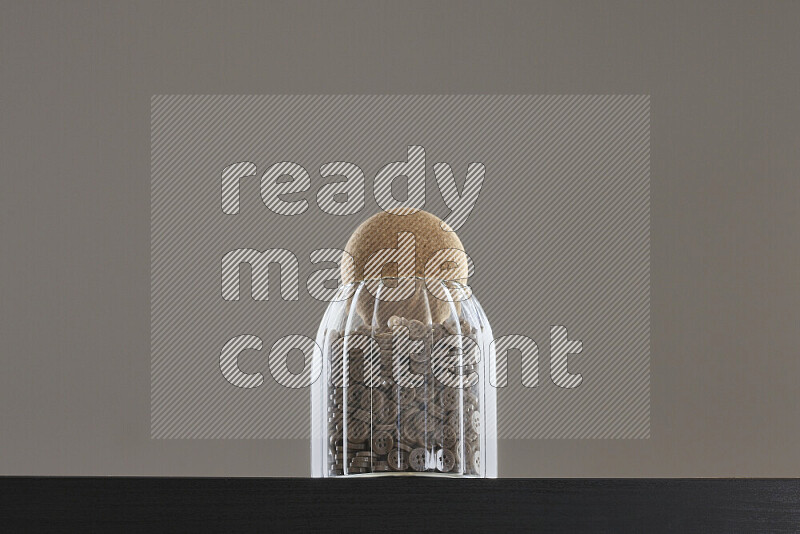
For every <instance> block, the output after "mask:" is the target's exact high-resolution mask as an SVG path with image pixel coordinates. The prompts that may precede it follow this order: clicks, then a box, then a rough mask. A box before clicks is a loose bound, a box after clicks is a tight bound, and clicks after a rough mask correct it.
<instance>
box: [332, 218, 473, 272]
mask: <svg viewBox="0 0 800 534" xmlns="http://www.w3.org/2000/svg"><path fill="white" fill-rule="evenodd" d="M345 252H346V253H347V254H344V255H343V256H344V257H343V258H342V264H341V265H342V283H344V284H349V283H352V282H357V281H361V280H370V279H378V278H381V270H380V268H381V266H383V265H384V264H386V263H394V264H393V267H392V268H393V269H396V271H397V274H391V275H389V276H398V277H411V276H413V277H417V278H434V279H443V280H456V281H459V282H462V283H466V281H467V277H468V273H469V271H468V260H467V255H466V253H465V251H464V246H463V245H462V244H461V240H460V239H459V238H458V236H457V235H456V233H455V232H454V231H453V230H452V229H451V228H450V227H449V226H448V225H447V224H446V223H444V222H443V221H442V220H441V219H439V218H438V217H436V216H435V215H432V214H430V213H428V212H426V211H422V210H418V211H414V212H412V210H408V209H394V210H389V211H382V212H380V213H377V214H375V215H373V216H372V217H370V218H369V219H367V220H366V221H364V222H362V223H361V224H360V225H359V226H358V228H356V229H355V231H354V232H353V235H352V236H350V239H349V240H348V241H347V245H346V246H345ZM348 254H349V257H348ZM401 271H402V272H401ZM392 272H393V273H394V272H395V271H392Z"/></svg>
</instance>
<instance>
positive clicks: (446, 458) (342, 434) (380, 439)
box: [325, 316, 481, 476]
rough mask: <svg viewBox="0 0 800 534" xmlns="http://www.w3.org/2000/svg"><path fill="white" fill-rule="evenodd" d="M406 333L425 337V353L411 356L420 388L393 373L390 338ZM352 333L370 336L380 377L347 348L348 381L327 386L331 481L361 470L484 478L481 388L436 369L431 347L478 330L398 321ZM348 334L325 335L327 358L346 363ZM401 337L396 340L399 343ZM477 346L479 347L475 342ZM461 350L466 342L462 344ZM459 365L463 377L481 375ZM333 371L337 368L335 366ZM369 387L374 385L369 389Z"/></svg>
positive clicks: (473, 366)
mask: <svg viewBox="0 0 800 534" xmlns="http://www.w3.org/2000/svg"><path fill="white" fill-rule="evenodd" d="M400 328H404V329H407V333H408V335H409V337H410V338H411V339H413V340H423V341H424V343H425V350H424V351H423V352H421V353H419V354H417V355H416V356H415V355H410V356H411V358H410V366H409V369H410V372H411V373H413V374H414V375H417V376H418V377H421V378H418V379H417V385H416V386H415V387H405V386H403V385H400V384H398V383H397V382H396V381H395V380H394V377H393V375H392V373H391V372H386V371H387V370H391V369H392V356H393V352H392V349H393V341H392V333H393V331H396V330H397V329H400ZM350 333H355V334H360V335H362V336H368V337H369V338H371V339H372V340H374V341H375V343H376V344H377V346H378V347H379V349H380V361H381V364H380V366H381V368H382V369H383V371H382V372H381V374H380V379H379V380H375V381H365V380H364V378H365V376H364V372H363V369H364V366H363V365H361V364H360V363H359V362H361V361H362V360H358V357H359V356H360V355H359V353H358V351H357V350H356V351H353V350H352V349H351V350H349V351H348V362H349V366H348V369H349V371H350V372H349V379H348V380H347V381H343V382H342V383H341V384H340V385H335V384H331V385H330V387H329V389H328V393H329V394H328V436H329V444H328V471H329V474H330V475H332V476H338V475H353V474H364V473H392V472H409V473H450V474H460V475H478V474H480V472H481V471H480V442H481V440H480V437H481V413H480V401H479V398H480V396H479V390H478V388H477V386H476V385H475V384H474V383H470V382H464V381H462V382H461V383H460V386H459V387H450V386H448V385H446V384H444V383H442V382H441V381H440V380H438V379H437V376H439V375H436V373H435V372H434V370H433V369H432V368H431V367H432V366H431V361H430V358H429V356H430V354H431V349H432V347H433V346H434V345H435V344H436V343H437V342H438V341H439V340H441V339H443V338H446V337H453V335H454V334H458V336H464V338H471V339H472V340H473V341H476V342H477V339H476V337H477V336H476V331H475V328H474V327H472V326H471V325H470V324H469V323H468V322H467V321H464V320H461V321H459V323H458V324H455V321H452V320H449V321H445V322H444V323H434V324H428V325H425V324H424V323H422V322H420V321H417V320H413V319H412V320H408V319H405V318H403V317H397V316H393V317H391V318H390V319H389V320H388V322H387V324H386V325H379V326H376V327H369V326H365V325H362V326H360V327H358V328H356V329H355V330H353V331H352V332H348V334H350ZM345 334H346V333H345V332H339V331H336V330H331V331H328V333H327V334H326V338H325V339H326V345H327V346H326V350H325V353H326V354H328V357H329V358H330V359H331V360H332V361H336V360H337V359H338V360H339V361H341V359H342V358H343V355H342V352H343V351H342V343H338V344H337V343H335V341H336V340H337V339H339V338H341V337H342V336H344V335H345ZM395 339H396V338H395ZM475 346H477V345H475ZM460 348H462V349H463V345H462V346H461V347H460ZM464 361H467V362H469V364H468V365H462V366H460V367H458V374H460V375H462V376H469V375H470V374H475V373H479V372H480V371H479V369H478V365H477V362H476V361H473V360H470V359H469V358H467V359H466V360H461V362H462V363H463V362H464ZM334 367H336V366H335V364H334ZM366 383H370V384H371V387H369V386H367V385H366Z"/></svg>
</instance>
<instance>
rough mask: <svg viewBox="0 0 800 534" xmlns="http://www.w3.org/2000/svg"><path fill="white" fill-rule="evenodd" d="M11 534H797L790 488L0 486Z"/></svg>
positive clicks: (587, 482)
mask: <svg viewBox="0 0 800 534" xmlns="http://www.w3.org/2000/svg"><path fill="white" fill-rule="evenodd" d="M0 510H2V515H3V520H2V523H0V524H3V525H4V527H3V530H4V531H6V530H5V528H9V527H10V528H12V530H11V531H27V532H29V531H62V532H63V531H64V530H65V528H66V527H71V528H78V529H81V530H82V531H104V532H109V531H113V532H118V531H153V530H159V531H161V530H170V531H179V532H194V531H198V530H202V531H225V532H231V531H236V530H245V529H248V530H258V531H274V530H280V531H283V530H288V529H292V530H299V531H305V532H309V531H310V532H314V531H326V532H327V531H331V530H349V531H351V532H352V531H369V532H372V531H378V532H395V531H403V532H418V531H441V532H451V531H454V530H459V531H480V532H487V531H489V532H494V531H498V532H502V531H525V532H530V531H533V530H539V531H545V532H553V531H567V532H575V531H580V532H584V531H594V532H800V480H774V479H498V480H474V479H473V480H458V479H434V478H412V477H386V478H371V479H364V478H360V479H347V480H312V479H301V478H262V479H258V478H114V477H109V478H58V477H55V478H49V477H45V478H37V477H4V478H0Z"/></svg>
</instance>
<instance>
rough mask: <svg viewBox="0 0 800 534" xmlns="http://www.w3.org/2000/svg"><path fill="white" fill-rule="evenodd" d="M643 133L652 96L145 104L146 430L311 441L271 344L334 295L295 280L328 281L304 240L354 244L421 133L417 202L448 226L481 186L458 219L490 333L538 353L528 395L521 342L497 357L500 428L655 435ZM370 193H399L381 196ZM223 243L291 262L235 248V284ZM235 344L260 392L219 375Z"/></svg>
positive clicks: (298, 395)
mask: <svg viewBox="0 0 800 534" xmlns="http://www.w3.org/2000/svg"><path fill="white" fill-rule="evenodd" d="M649 132H650V100H649V97H647V96H644V95H632V96H631V95H563V96H536V95H498V96H481V95H475V96H451V95H410V96H372V95H327V96H325V95H323V96H301V95H284V96H203V95H164V96H154V97H153V98H152V101H151V435H152V437H154V438H165V439H169V438H173V439H191V438H196V439H202V438H205V439H215V438H240V439H284V438H301V437H308V435H309V429H308V421H309V394H308V390H307V388H302V387H299V388H294V387H289V388H287V387H283V386H282V385H280V384H279V382H278V381H277V380H276V379H275V378H274V377H273V376H272V375H271V373H270V358H269V356H270V348H271V347H273V346H274V345H275V344H276V343H277V342H278V341H279V340H281V339H284V338H286V336H292V335H304V336H307V337H308V338H312V339H313V338H314V337H315V333H316V329H317V326H318V324H319V321H320V319H321V318H322V317H323V315H324V313H325V309H326V307H327V303H326V302H321V301H319V300H317V299H316V298H314V297H312V296H311V295H309V293H308V290H307V289H306V286H305V284H306V283H307V281H308V280H309V279H312V280H313V281H314V282H315V283H318V282H320V280H319V278H318V277H315V276H314V273H315V271H316V269H317V267H316V266H315V265H314V261H321V260H322V259H327V258H328V257H330V256H329V255H325V256H319V255H312V252H313V251H315V250H317V249H330V248H343V247H344V243H345V242H346V241H347V238H348V237H349V235H350V232H351V231H352V230H353V229H354V228H355V227H356V226H357V225H358V223H359V222H361V221H362V220H363V219H365V218H366V217H368V216H369V215H371V214H373V213H375V212H376V211H378V209H380V208H379V207H378V204H377V202H376V194H375V193H374V192H373V182H374V179H375V177H376V175H378V173H379V172H380V171H381V169H383V168H384V167H386V166H387V164H391V163H394V162H408V161H409V155H410V156H411V159H414V160H415V159H416V158H419V157H421V156H422V154H423V151H422V149H414V151H413V153H411V154H409V152H408V147H412V146H413V147H424V157H425V166H426V173H425V184H426V190H425V195H424V202H425V208H424V209H426V210H427V211H430V212H432V213H434V214H436V215H438V216H440V217H441V218H443V219H445V220H447V217H448V215H449V214H450V213H451V209H450V208H448V206H450V207H451V208H452V207H453V206H455V205H457V203H458V202H459V201H464V199H466V200H469V199H473V200H474V199H477V200H476V205H475V208H474V210H473V211H472V212H471V213H470V214H469V216H468V217H466V218H464V219H463V220H461V219H458V220H457V221H456V223H458V224H459V225H460V228H458V234H459V237H460V238H461V240H462V242H463V243H464V245H465V247H466V250H467V252H468V254H469V255H470V258H471V259H472V261H473V263H474V268H475V276H474V277H472V278H471V282H470V285H471V286H472V289H474V290H475V292H476V295H478V296H479V298H480V300H481V303H482V305H483V308H484V309H485V310H486V313H487V315H488V317H489V319H490V320H491V323H492V327H493V329H494V332H495V334H496V336H497V337H500V336H502V335H507V334H513V335H520V336H526V337H528V338H530V339H531V340H535V343H536V345H537V346H538V349H539V351H538V366H539V368H538V375H537V376H538V381H536V380H533V379H532V377H533V375H532V374H531V373H532V371H531V369H530V366H527V367H526V372H527V373H528V374H527V375H526V380H525V382H526V384H528V385H530V384H537V386H536V387H525V386H524V385H523V378H522V374H521V372H522V365H521V362H520V358H519V356H518V354H519V351H511V353H510V354H509V358H508V362H507V363H504V365H507V369H506V368H504V370H507V373H508V385H507V386H506V387H503V388H499V389H498V418H499V419H498V433H499V437H500V438H508V439H537V438H559V439H581V438H582V439H614V438H647V437H649V433H650V418H649V412H650V387H649V384H650V371H649V354H650V137H649V136H650V133H649ZM444 164H447V165H448V166H449V169H450V171H451V172H452V175H453V177H454V178H453V180H451V179H450V175H449V174H448V172H449V171H448V169H447V168H445V167H440V169H441V170H440V172H439V176H440V177H441V178H442V180H441V182H442V184H443V186H446V187H445V190H444V191H440V190H439V188H438V182H437V177H436V175H435V174H434V172H433V169H434V166H436V165H444ZM270 169H272V170H271V171H270ZM268 171H270V172H271V174H268V176H267V177H268V180H266V181H263V180H262V177H263V176H264V175H265V174H266V173H268ZM468 172H469V173H472V174H473V176H475V177H478V176H481V177H482V180H483V183H482V188H481V190H480V191H479V192H477V194H476V191H474V190H468V191H465V190H463V189H460V188H463V184H464V178H465V176H466V175H467V173H468ZM287 173H288V174H291V177H292V178H293V179H292V180H286V179H285V178H286V176H287ZM344 178H347V180H346V181H345V179H344ZM362 179H363V182H364V186H363V187H358V185H359V182H360V180H362ZM472 182H473V183H474V182H475V180H473V181H472ZM451 183H452V184H454V185H456V186H457V187H458V188H459V189H458V191H455V190H454V189H453V188H452V187H450V184H451ZM304 188H307V189H308V191H307V192H302V191H301V192H293V191H299V190H301V189H304ZM414 194H415V195H416V196H415V197H414V201H415V202H416V201H421V197H420V196H419V194H418V192H417V191H414ZM377 197H378V199H379V200H380V201H381V202H382V203H391V198H389V197H388V196H387V195H386V192H385V190H381V191H380V192H379V193H378V195H377ZM264 199H267V200H266V201H265V200H264ZM275 199H277V200H275ZM456 212H458V213H460V211H458V210H456ZM337 217H342V218H341V219H337ZM454 226H455V224H454ZM232 251H247V252H246V253H245V252H240V253H239V254H243V255H244V256H246V259H247V260H252V261H256V262H257V260H258V259H259V258H261V257H262V256H260V254H262V253H264V252H265V251H273V255H274V254H275V253H274V251H286V253H284V252H281V253H280V259H281V265H280V267H279V266H278V265H273V264H270V265H269V266H268V268H267V269H257V270H256V269H253V268H251V270H252V271H253V272H254V273H256V276H255V278H252V279H251V276H252V275H251V273H250V272H248V269H247V268H246V264H244V265H245V267H244V268H240V267H241V265H242V263H241V262H239V263H236V269H233V268H232V267H231V268H229V270H228V271H226V276H225V277H223V272H222V259H223V258H224V257H225V255H226V254H228V253H230V252H232ZM287 254H288V255H287ZM291 255H294V256H295V257H296V261H295V260H294V259H293V258H292V257H291ZM264 257H265V258H266V257H268V256H264ZM312 258H316V259H315V260H312ZM236 259H238V256H237V257H236ZM284 265H285V266H286V267H285V268H284ZM238 274H240V275H241V276H237V275H238ZM267 276H269V278H271V281H272V285H271V289H272V291H269V292H267V288H268V287H269V286H268V284H267V279H266V277H267ZM295 279H296V280H297V285H299V291H298V292H297V293H295V292H294V291H293V290H292V288H291V286H292V284H293V283H294V282H293V280H295ZM221 284H222V286H223V293H225V292H229V293H228V294H230V295H233V294H234V292H235V293H236V294H238V297H239V299H238V300H234V299H231V300H226V299H225V298H223V295H222V294H221V293H220V287H221ZM320 294H321V293H320ZM253 295H255V296H256V299H254V298H253ZM258 298H266V299H267V300H258ZM556 325H563V326H564V328H565V331H564V332H562V331H560V330H558V332H557V333H558V336H559V337H558V339H556V340H555V342H556V345H558V344H559V343H562V344H563V343H566V344H567V346H568V345H569V343H570V341H576V340H580V341H581V346H582V350H581V351H580V352H579V353H576V354H570V355H569V356H568V358H567V360H566V363H563V362H559V363H558V365H559V366H562V367H563V366H564V365H566V368H565V369H564V368H562V367H559V368H556V369H555V372H556V375H557V376H567V377H569V376H575V375H580V376H581V377H582V380H581V382H580V384H579V385H578V387H575V388H565V387H559V386H557V385H556V384H555V383H554V382H553V380H552V379H551V376H553V371H554V369H551V353H552V350H553V340H552V339H551V337H552V336H551V334H552V331H553V330H552V327H553V326H556ZM238 336H242V337H239V338H238V339H239V340H240V341H238V342H235V343H234V344H233V347H234V348H236V349H237V351H239V352H238V358H237V360H236V362H235V366H234V362H233V361H231V359H230V358H227V359H224V361H223V362H222V365H223V366H224V369H225V371H228V372H229V373H233V372H234V371H238V372H241V373H243V374H244V375H247V376H258V375H259V373H260V375H261V376H263V383H261V385H259V386H258V387H236V386H234V385H232V384H231V383H230V382H229V381H228V380H227V379H226V377H225V374H224V373H223V369H222V368H221V360H220V358H221V356H220V355H221V351H222V350H223V347H225V345H226V343H227V342H228V341H229V340H232V339H235V338H237V337H238ZM288 339H289V340H293V341H295V342H297V341H299V340H298V338H288ZM259 340H260V342H259ZM237 343H238V344H237ZM285 343H286V341H284V342H283V344H281V347H282V348H283V349H286V348H287V345H285ZM258 347H261V349H260V350H259V349H258ZM556 348H558V347H556ZM284 363H285V362H283V361H281V368H283V367H285V366H284V365H283V364H284ZM564 372H565V373H566V374H564ZM279 378H281V379H282V380H283V381H284V382H285V383H290V384H293V385H298V384H299V383H300V379H299V378H297V377H295V375H293V374H290V375H287V374H285V372H284V374H283V375H281V376H280V377H279ZM251 380H252V381H251V382H247V385H250V386H252V385H253V384H255V383H256V382H257V381H256V379H251ZM567 384H568V385H574V382H568V383H567Z"/></svg>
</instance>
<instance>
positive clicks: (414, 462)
mask: <svg viewBox="0 0 800 534" xmlns="http://www.w3.org/2000/svg"><path fill="white" fill-rule="evenodd" d="M426 457H427V451H426V450H425V449H423V448H422V447H419V448H416V449H414V450H413V451H411V452H410V453H409V455H408V465H410V466H411V469H413V470H414V471H425V463H426Z"/></svg>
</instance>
